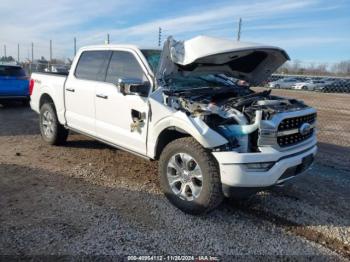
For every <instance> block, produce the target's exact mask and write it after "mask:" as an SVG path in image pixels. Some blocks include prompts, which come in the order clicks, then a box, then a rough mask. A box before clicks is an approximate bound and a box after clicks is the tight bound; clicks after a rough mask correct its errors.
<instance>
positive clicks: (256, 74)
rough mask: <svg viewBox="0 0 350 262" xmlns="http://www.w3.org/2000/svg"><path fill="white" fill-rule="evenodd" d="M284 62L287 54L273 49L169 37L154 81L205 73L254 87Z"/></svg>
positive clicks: (211, 39)
mask: <svg viewBox="0 0 350 262" xmlns="http://www.w3.org/2000/svg"><path fill="white" fill-rule="evenodd" d="M287 60H289V57H288V55H287V53H286V52H285V51H284V50H283V49H280V48H278V47H274V46H266V45H261V44H256V43H247V42H237V41H230V40H226V39H220V38H213V37H208V36H197V37H195V38H192V39H190V40H187V41H176V40H174V39H173V38H172V37H169V38H168V39H167V40H166V41H165V43H164V47H163V52H162V55H161V59H160V63H159V67H158V72H157V76H156V77H157V79H158V80H159V81H164V80H165V79H167V78H171V77H172V76H175V75H178V74H182V75H195V74H197V73H204V72H207V73H215V74H226V75H228V76H231V77H234V78H238V79H242V80H246V81H248V82H249V83H250V84H252V85H256V84H259V83H261V82H262V81H263V80H266V79H267V78H268V77H269V76H270V75H271V74H272V73H273V72H275V71H276V69H277V68H278V67H280V66H281V65H282V64H283V63H284V62H286V61H287Z"/></svg>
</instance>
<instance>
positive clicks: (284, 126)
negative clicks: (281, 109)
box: [278, 113, 316, 131]
mask: <svg viewBox="0 0 350 262" xmlns="http://www.w3.org/2000/svg"><path fill="white" fill-rule="evenodd" d="M315 120H316V113H314V114H310V115H305V116H298V117H292V118H286V119H284V120H283V121H282V122H281V123H280V124H279V126H278V131H285V130H289V129H295V128H300V127H301V125H302V124H304V123H309V124H313V123H314V122H315Z"/></svg>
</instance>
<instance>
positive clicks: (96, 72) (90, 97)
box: [65, 50, 112, 136]
mask: <svg viewBox="0 0 350 262" xmlns="http://www.w3.org/2000/svg"><path fill="white" fill-rule="evenodd" d="M111 54H112V52H111V51H108V50H99V51H83V52H82V53H81V55H80V57H79V61H78V63H77V66H76V67H75V72H72V73H70V75H69V78H68V80H67V81H66V84H65V103H66V119H67V124H68V126H69V127H72V128H75V129H77V130H79V131H82V132H84V133H87V134H89V135H93V136H95V135H96V129H95V88H96V85H97V84H98V83H99V82H100V81H104V80H105V76H106V70H107V65H108V62H109V59H110V56H111Z"/></svg>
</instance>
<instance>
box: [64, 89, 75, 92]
mask: <svg viewBox="0 0 350 262" xmlns="http://www.w3.org/2000/svg"><path fill="white" fill-rule="evenodd" d="M66 91H68V92H73V93H74V92H75V89H73V88H66Z"/></svg>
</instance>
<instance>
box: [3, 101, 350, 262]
mask: <svg viewBox="0 0 350 262" xmlns="http://www.w3.org/2000/svg"><path fill="white" fill-rule="evenodd" d="M37 121H38V120H37V116H36V115H35V114H34V113H33V112H32V111H30V109H28V108H23V107H16V106H14V107H10V108H0V210H1V212H0V254H2V255H84V254H86V255H145V254H147V255H150V254H152V255H164V254H172V255H189V254H191V255H215V256H225V255H264V256H266V255H290V256H295V258H301V256H303V257H304V256H311V257H314V258H316V259H315V260H316V261H318V260H319V259H321V258H325V259H329V258H332V259H335V260H347V259H349V258H350V219H349V218H350V205H349V201H350V192H349V188H350V173H349V171H347V170H339V169H335V168H331V167H329V166H324V165H322V163H320V162H317V163H316V164H315V166H314V168H313V169H312V170H311V171H310V173H309V174H308V175H306V176H304V177H300V178H299V179H298V181H296V183H295V184H293V186H288V187H284V188H277V189H274V190H271V191H264V192H261V193H259V194H258V195H256V196H254V197H252V198H251V199H250V200H248V201H246V202H231V201H225V202H224V203H223V204H222V205H221V206H220V207H219V208H218V209H217V210H215V211H214V212H212V213H210V214H208V215H206V216H201V217H194V216H190V215H186V214H184V213H182V212H180V211H178V210H177V209H176V208H174V207H173V206H172V205H171V204H169V203H168V202H167V200H166V199H165V198H164V197H163V196H162V194H161V192H160V191H159V187H158V182H157V176H156V173H157V163H156V162H148V161H146V160H143V159H141V158H138V157H135V156H133V155H130V154H128V153H126V152H122V151H120V150H117V149H113V148H110V147H108V146H105V145H103V144H100V143H98V142H95V141H92V140H91V139H89V138H86V137H84V136H81V135H77V134H72V135H70V137H69V140H68V143H67V145H65V146H63V147H50V146H47V145H46V144H45V143H44V142H42V140H41V138H40V135H39V130H38V123H37Z"/></svg>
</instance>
